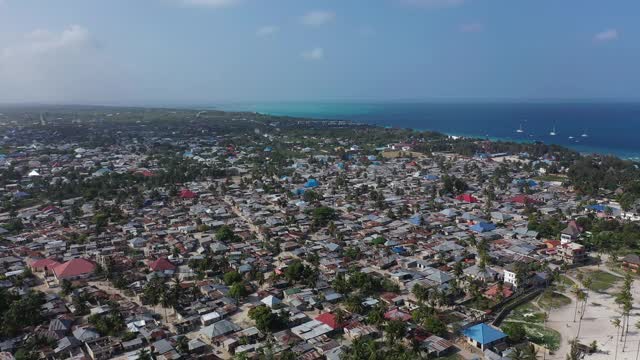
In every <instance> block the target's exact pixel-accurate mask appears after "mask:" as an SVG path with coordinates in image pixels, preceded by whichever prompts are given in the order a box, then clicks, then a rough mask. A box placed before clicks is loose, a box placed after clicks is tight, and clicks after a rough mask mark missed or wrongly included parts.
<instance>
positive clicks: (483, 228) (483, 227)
mask: <svg viewBox="0 0 640 360" xmlns="http://www.w3.org/2000/svg"><path fill="white" fill-rule="evenodd" d="M495 229H496V226H495V224H492V223H488V222H479V223H477V224H475V225H473V226H472V227H471V231H474V232H477V233H484V232H488V231H493V230H495Z"/></svg>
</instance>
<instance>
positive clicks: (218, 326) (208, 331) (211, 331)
mask: <svg viewBox="0 0 640 360" xmlns="http://www.w3.org/2000/svg"><path fill="white" fill-rule="evenodd" d="M240 330H242V328H241V327H240V326H238V325H236V324H234V323H232V322H231V321H229V320H220V321H218V322H216V323H213V324H211V325H209V326H206V327H204V328H202V329H201V330H200V335H201V336H202V337H203V338H204V340H206V341H208V342H209V343H210V344H211V343H214V342H215V341H217V339H218V338H219V337H221V336H224V335H227V334H231V333H234V332H236V331H240Z"/></svg>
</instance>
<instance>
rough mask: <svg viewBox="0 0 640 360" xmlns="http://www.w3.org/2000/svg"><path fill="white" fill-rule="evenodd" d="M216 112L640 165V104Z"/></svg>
mask: <svg viewBox="0 0 640 360" xmlns="http://www.w3.org/2000/svg"><path fill="white" fill-rule="evenodd" d="M214 108H216V109H221V110H227V111H252V112H260V113H264V114H271V115H286V116H294V117H304V118H315V119H341V120H352V121H357V122H363V123H367V124H373V125H380V126H390V127H401V128H412V129H417V130H434V131H439V132H442V133H445V134H449V135H458V136H468V137H478V138H489V139H493V140H509V141H519V142H525V141H541V142H544V143H546V144H558V145H562V146H566V147H569V148H572V149H575V150H576V151H579V152H582V153H600V154H612V155H616V156H619V157H623V158H627V159H634V160H640V141H639V140H638V137H639V136H640V103H590V102H573V103H569V102H566V103H561V102H553V103H545V102H520V103H517V102H513V103H497V102H496V103H490V102H486V103H453V102H450V103H444V102H443V103H435V102H433V103H426V102H425V103H418V102H377V103H374V102H370V103H367V102H271V103H230V104H219V105H216V106H214ZM552 132H555V135H551V133H552Z"/></svg>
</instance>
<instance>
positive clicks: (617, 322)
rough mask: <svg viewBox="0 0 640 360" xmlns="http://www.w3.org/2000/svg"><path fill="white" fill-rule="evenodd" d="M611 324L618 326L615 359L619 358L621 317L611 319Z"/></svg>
mask: <svg viewBox="0 0 640 360" xmlns="http://www.w3.org/2000/svg"><path fill="white" fill-rule="evenodd" d="M611 324H612V325H613V327H615V328H616V337H615V341H616V354H615V357H614V359H617V358H618V343H619V340H618V333H620V319H617V318H616V319H613V320H611ZM567 359H568V358H567Z"/></svg>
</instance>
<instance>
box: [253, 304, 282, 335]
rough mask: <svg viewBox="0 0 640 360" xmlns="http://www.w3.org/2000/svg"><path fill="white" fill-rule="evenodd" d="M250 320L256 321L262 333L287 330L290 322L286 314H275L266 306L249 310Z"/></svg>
mask: <svg viewBox="0 0 640 360" xmlns="http://www.w3.org/2000/svg"><path fill="white" fill-rule="evenodd" d="M249 318H250V319H252V320H253V321H255V323H256V327H257V328H258V330H260V331H262V332H273V331H277V330H281V329H283V328H285V327H286V326H287V324H288V322H289V319H288V317H287V316H286V313H285V312H283V313H282V314H281V315H276V314H274V313H273V312H272V311H271V309H269V308H268V307H267V306H266V305H259V306H256V307H254V308H252V309H251V310H249Z"/></svg>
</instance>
